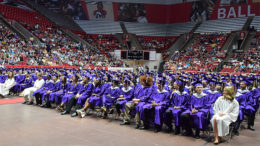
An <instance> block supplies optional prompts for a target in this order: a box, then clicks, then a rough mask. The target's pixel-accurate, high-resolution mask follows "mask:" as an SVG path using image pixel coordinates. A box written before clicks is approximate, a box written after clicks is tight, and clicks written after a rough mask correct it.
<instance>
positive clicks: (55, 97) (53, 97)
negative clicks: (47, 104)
mask: <svg viewBox="0 0 260 146" xmlns="http://www.w3.org/2000/svg"><path fill="white" fill-rule="evenodd" d="M69 88H70V84H69V83H66V84H65V85H64V84H62V83H61V84H59V87H58V89H59V90H58V91H57V92H53V93H51V94H50V98H49V100H50V101H51V102H55V103H59V102H61V98H62V97H63V96H64V94H65V93H66V92H67V91H68V90H69Z"/></svg>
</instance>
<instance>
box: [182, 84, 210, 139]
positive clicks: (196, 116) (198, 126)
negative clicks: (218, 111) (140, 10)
mask: <svg viewBox="0 0 260 146" xmlns="http://www.w3.org/2000/svg"><path fill="white" fill-rule="evenodd" d="M194 87H195V93H193V94H192V95H191V98H190V102H189V105H190V107H189V108H188V109H187V110H186V111H184V112H183V113H182V115H181V121H182V127H183V128H184V129H185V133H184V135H185V136H192V135H193V132H192V127H194V128H195V135H194V137H195V138H196V139H199V138H200V131H201V130H205V129H206V128H207V112H205V111H208V109H205V108H206V103H205V98H206V96H207V94H205V93H203V92H202V91H203V86H202V84H201V83H200V82H197V83H196V82H195V83H194Z"/></svg>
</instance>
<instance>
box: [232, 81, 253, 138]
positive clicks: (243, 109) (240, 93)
mask: <svg viewBox="0 0 260 146" xmlns="http://www.w3.org/2000/svg"><path fill="white" fill-rule="evenodd" d="M247 84H248V82H247V81H246V80H242V81H241V82H240V89H238V90H237V93H236V95H235V97H236V100H237V101H238V103H239V119H238V120H237V122H236V123H235V128H234V133H235V134H236V135H239V131H238V130H239V127H240V124H241V123H242V121H243V120H244V116H245V115H246V116H247V118H248V120H247V125H248V129H250V130H252V131H254V130H255V129H254V127H253V126H254V120H255V113H256V112H257V111H256V110H255V108H254V106H255V104H256V102H255V100H254V98H253V96H252V92H250V91H249V90H248V89H247Z"/></svg>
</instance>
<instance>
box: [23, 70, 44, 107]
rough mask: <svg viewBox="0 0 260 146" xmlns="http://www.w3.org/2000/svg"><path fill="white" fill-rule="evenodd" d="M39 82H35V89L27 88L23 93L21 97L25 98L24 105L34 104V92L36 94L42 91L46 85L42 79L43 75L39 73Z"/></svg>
mask: <svg viewBox="0 0 260 146" xmlns="http://www.w3.org/2000/svg"><path fill="white" fill-rule="evenodd" d="M37 78H38V79H37V80H36V81H35V82H34V85H33V87H29V88H26V89H24V91H23V92H22V93H21V95H20V96H24V103H23V104H26V103H27V104H29V105H31V104H33V95H32V94H33V92H35V91H36V90H38V89H40V88H41V87H42V86H43V84H44V82H45V81H44V80H43V78H42V75H41V73H38V74H37Z"/></svg>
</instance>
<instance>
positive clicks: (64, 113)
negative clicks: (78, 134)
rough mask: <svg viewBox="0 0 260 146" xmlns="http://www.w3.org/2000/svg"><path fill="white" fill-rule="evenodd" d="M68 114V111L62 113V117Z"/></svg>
mask: <svg viewBox="0 0 260 146" xmlns="http://www.w3.org/2000/svg"><path fill="white" fill-rule="evenodd" d="M66 114H69V112H67V111H64V112H61V115H66Z"/></svg>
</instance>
